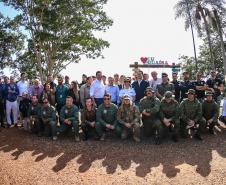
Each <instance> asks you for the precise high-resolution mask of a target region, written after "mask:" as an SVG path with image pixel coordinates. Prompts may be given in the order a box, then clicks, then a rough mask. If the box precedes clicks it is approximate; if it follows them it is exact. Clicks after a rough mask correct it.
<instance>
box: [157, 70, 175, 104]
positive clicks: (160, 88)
mask: <svg viewBox="0 0 226 185" xmlns="http://www.w3.org/2000/svg"><path fill="white" fill-rule="evenodd" d="M166 91H171V92H172V93H173V94H174V93H175V88H174V85H173V84H172V83H171V82H169V81H168V74H167V73H162V82H161V83H158V85H157V87H156V96H157V97H158V98H159V99H160V100H161V99H162V98H163V96H164V94H165V92H166Z"/></svg>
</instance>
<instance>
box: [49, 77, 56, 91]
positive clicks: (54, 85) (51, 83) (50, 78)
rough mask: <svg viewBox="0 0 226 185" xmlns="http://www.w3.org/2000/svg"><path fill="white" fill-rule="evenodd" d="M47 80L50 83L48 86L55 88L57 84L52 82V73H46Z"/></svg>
mask: <svg viewBox="0 0 226 185" xmlns="http://www.w3.org/2000/svg"><path fill="white" fill-rule="evenodd" d="M47 82H48V83H50V88H51V89H54V88H56V86H57V85H56V84H55V83H54V82H53V77H52V75H48V77H47Z"/></svg>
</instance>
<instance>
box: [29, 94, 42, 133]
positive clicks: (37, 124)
mask: <svg viewBox="0 0 226 185" xmlns="http://www.w3.org/2000/svg"><path fill="white" fill-rule="evenodd" d="M41 107H42V105H41V104H40V103H38V95H37V94H34V95H33V96H32V104H30V105H29V108H28V110H27V115H28V117H29V121H28V122H27V124H28V132H29V133H31V130H32V122H34V127H33V132H34V133H35V134H38V136H39V137H41V136H42V128H43V125H42V122H41V120H40V110H41Z"/></svg>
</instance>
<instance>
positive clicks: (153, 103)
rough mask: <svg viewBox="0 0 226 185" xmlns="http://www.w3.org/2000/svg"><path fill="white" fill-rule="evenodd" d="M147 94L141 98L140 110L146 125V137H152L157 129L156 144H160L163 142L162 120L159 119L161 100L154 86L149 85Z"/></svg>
mask: <svg viewBox="0 0 226 185" xmlns="http://www.w3.org/2000/svg"><path fill="white" fill-rule="evenodd" d="M145 93H146V96H145V97H144V98H142V99H141V100H140V104H139V110H140V113H142V117H143V118H142V121H143V125H144V133H145V136H146V137H150V136H151V134H152V133H153V129H154V128H155V129H156V130H157V137H156V140H155V144H157V145H160V144H161V143H162V134H163V130H162V122H161V121H160V119H159V116H158V114H159V108H160V101H159V99H158V98H157V97H156V96H154V90H153V88H152V87H147V88H146V90H145Z"/></svg>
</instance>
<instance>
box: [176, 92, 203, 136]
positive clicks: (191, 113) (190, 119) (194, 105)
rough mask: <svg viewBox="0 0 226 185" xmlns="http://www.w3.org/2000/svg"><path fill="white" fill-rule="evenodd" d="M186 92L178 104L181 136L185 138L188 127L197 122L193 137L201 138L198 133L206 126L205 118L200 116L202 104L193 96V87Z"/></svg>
mask: <svg viewBox="0 0 226 185" xmlns="http://www.w3.org/2000/svg"><path fill="white" fill-rule="evenodd" d="M186 94H187V96H188V98H185V99H184V100H183V101H182V102H181V104H180V111H181V114H180V115H181V116H180V118H181V123H182V136H183V137H184V138H186V137H187V136H188V129H189V128H191V127H194V126H195V125H197V124H198V125H199V127H198V129H197V131H196V133H195V138H196V139H198V140H203V138H202V137H201V136H200V133H201V132H202V131H203V130H204V129H205V127H206V120H205V119H204V118H203V117H202V104H201V103H200V102H199V101H198V100H197V98H195V97H196V94H195V90H194V89H189V90H188V92H187V93H186Z"/></svg>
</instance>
